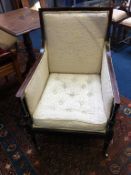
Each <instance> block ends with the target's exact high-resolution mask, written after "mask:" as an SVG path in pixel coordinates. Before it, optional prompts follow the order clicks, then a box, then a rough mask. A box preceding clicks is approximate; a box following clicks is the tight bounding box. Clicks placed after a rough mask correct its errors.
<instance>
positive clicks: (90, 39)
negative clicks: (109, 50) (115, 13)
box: [40, 8, 109, 73]
mask: <svg viewBox="0 0 131 175" xmlns="http://www.w3.org/2000/svg"><path fill="white" fill-rule="evenodd" d="M82 9H83V8H82ZM82 9H78V8H77V9H76V10H73V9H70V10H69V9H68V10H67V9H64V10H62V9H61V10H60V9H59V10H58V9H57V11H56V10H54V11H53V10H51V9H50V10H47V9H41V10H40V19H41V29H42V32H44V35H45V36H43V38H45V42H46V45H47V51H48V59H49V61H48V62H49V71H50V72H60V73H100V70H101V64H102V54H103V47H104V42H105V38H106V33H107V28H108V19H109V18H108V16H109V9H108V10H107V9H105V8H104V9H103V8H102V9H101V10H100V8H99V10H98V8H96V9H97V10H96V9H95V10H93V9H92V8H91V9H92V10H91V9H90V10H89V9H85V8H84V10H82Z"/></svg>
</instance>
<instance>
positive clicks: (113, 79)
mask: <svg viewBox="0 0 131 175" xmlns="http://www.w3.org/2000/svg"><path fill="white" fill-rule="evenodd" d="M106 50H107V61H108V67H109V74H110V78H111V84H112V89H113V94H114V103H115V104H120V96H119V90H118V86H117V81H116V76H115V72H114V68H113V64H112V58H111V51H110V47H109V45H106Z"/></svg>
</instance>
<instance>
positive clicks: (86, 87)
mask: <svg viewBox="0 0 131 175" xmlns="http://www.w3.org/2000/svg"><path fill="white" fill-rule="evenodd" d="M111 12H112V9H109V8H80V9H79V8H73V9H40V21H41V31H42V39H43V44H44V53H43V55H42V57H41V59H40V60H37V62H36V63H35V65H34V67H33V68H32V70H31V71H30V73H29V75H28V76H27V79H26V80H25V82H24V83H23V85H22V86H21V88H20V89H19V91H18V92H17V94H16V96H17V97H18V98H19V99H20V101H21V104H22V106H23V113H24V116H25V118H29V119H30V120H29V121H31V122H28V123H29V124H30V126H31V129H32V131H34V132H32V133H34V134H35V133H36V131H44V130H56V131H61V132H66V131H68V132H86V133H87V134H92V135H93V134H95V135H99V136H102V137H103V138H104V148H103V152H104V154H105V156H108V154H107V147H108V145H109V142H110V140H111V139H112V137H113V125H114V123H115V115H116V112H117V109H118V107H119V103H120V99H119V93H118V89H117V83H116V78H115V74H114V69H113V66H112V59H111V55H110V51H109V43H108V39H109V32H108V31H109V30H108V29H109V26H110V22H111ZM34 134H33V136H35V135H34ZM33 138H34V137H33ZM93 139H94V137H93ZM37 145H38V144H37Z"/></svg>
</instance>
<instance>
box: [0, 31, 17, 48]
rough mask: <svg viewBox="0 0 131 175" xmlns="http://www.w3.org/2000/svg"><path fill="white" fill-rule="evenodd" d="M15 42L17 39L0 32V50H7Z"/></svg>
mask: <svg viewBox="0 0 131 175" xmlns="http://www.w3.org/2000/svg"><path fill="white" fill-rule="evenodd" d="M16 42H17V38H16V37H14V36H12V35H9V34H8V33H6V32H4V31H2V30H0V48H2V49H9V48H11V47H12V46H13V45H14V44H15V43H16Z"/></svg>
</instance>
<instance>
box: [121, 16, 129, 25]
mask: <svg viewBox="0 0 131 175" xmlns="http://www.w3.org/2000/svg"><path fill="white" fill-rule="evenodd" d="M120 24H122V25H124V26H127V27H131V17H130V18H127V19H124V20H123V21H122V22H121V23H120Z"/></svg>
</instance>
